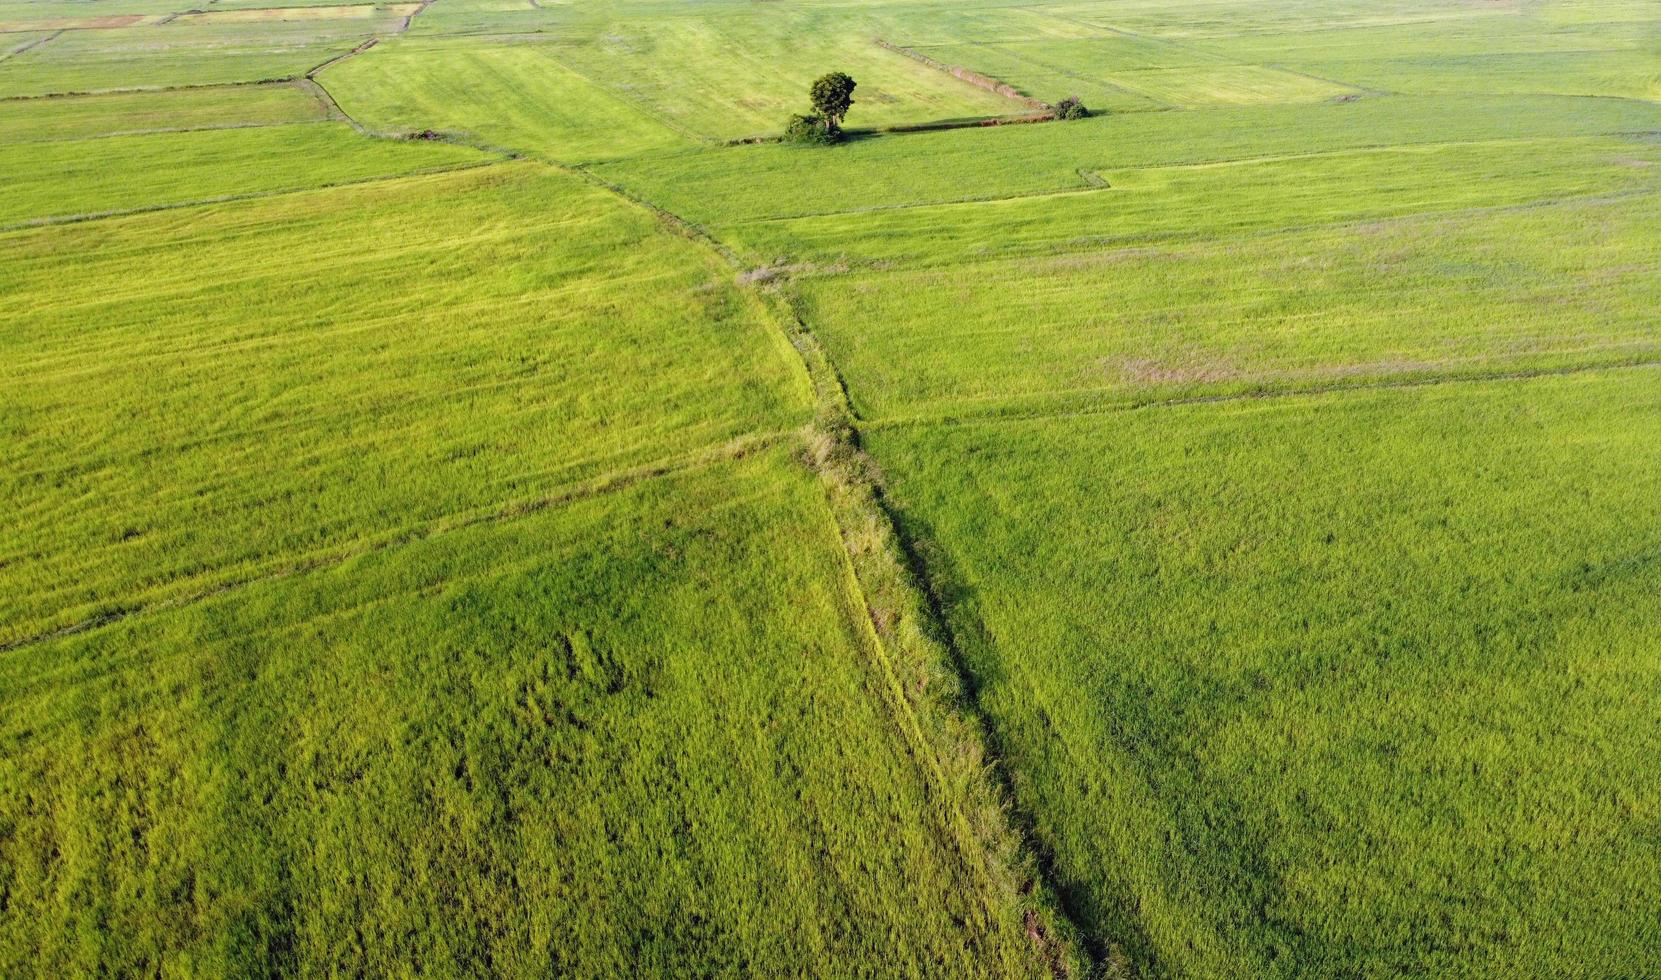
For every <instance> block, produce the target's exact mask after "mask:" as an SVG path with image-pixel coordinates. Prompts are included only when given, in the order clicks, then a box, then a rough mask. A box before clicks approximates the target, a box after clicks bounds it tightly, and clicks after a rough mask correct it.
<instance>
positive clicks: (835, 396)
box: [576, 168, 1117, 977]
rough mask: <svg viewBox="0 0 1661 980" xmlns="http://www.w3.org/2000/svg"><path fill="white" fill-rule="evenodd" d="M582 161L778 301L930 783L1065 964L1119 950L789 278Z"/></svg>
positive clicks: (905, 722)
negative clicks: (988, 704) (1012, 774)
mask: <svg viewBox="0 0 1661 980" xmlns="http://www.w3.org/2000/svg"><path fill="white" fill-rule="evenodd" d="M576 172H578V173H580V174H582V175H583V176H584V177H586V178H588V179H589V180H590V181H592V182H594V183H595V184H597V185H599V186H602V187H605V188H606V189H608V190H610V191H612V192H613V193H615V194H617V195H618V196H619V197H622V198H623V199H625V200H628V201H630V202H631V203H633V204H635V205H637V206H639V207H641V208H644V209H646V210H648V211H650V212H651V213H652V214H654V215H656V216H657V217H658V219H659V220H660V221H663V222H664V223H665V224H666V225H667V226H669V227H671V228H673V229H675V230H677V231H678V232H680V233H681V234H684V235H687V236H688V237H691V238H693V239H695V240H697V241H699V242H700V243H702V244H704V245H706V246H707V247H709V248H710V249H712V250H713V251H715V252H716V253H717V254H719V255H720V256H721V257H722V258H723V259H725V260H726V261H727V262H728V263H730V264H731V265H732V266H733V267H734V269H735V270H738V272H737V275H738V277H739V281H740V282H741V283H742V284H744V288H745V289H746V290H749V291H752V292H753V294H754V295H755V296H756V298H757V302H758V303H759V304H760V305H761V306H763V307H764V308H765V309H766V310H767V311H768V317H769V319H770V320H771V322H773V323H774V324H775V325H777V327H778V330H779V332H780V334H781V336H782V337H783V338H784V340H785V341H786V342H787V344H788V345H789V347H790V349H792V350H793V351H794V352H795V353H796V354H797V356H798V357H799V358H800V363H801V364H802V366H803V368H804V369H805V371H806V375H807V378H808V380H809V382H810V384H811V386H812V390H813V396H814V401H815V403H816V405H817V409H816V414H815V420H814V423H813V426H812V428H811V429H810V430H809V432H808V433H807V434H806V450H805V452H804V455H803V461H804V462H805V463H806V464H807V465H808V466H809V468H810V469H812V470H813V471H814V472H815V473H817V474H818V475H819V477H820V479H821V481H822V483H823V484H824V487H825V493H826V499H827V502H828V504H829V509H830V515H831V517H832V518H833V520H834V522H835V524H836V526H837V529H838V537H839V538H840V540H841V541H842V543H843V548H844V551H845V554H846V558H847V561H848V563H849V568H850V570H851V574H852V576H853V580H854V588H855V591H856V592H857V594H858V596H859V602H860V604H861V605H862V607H863V608H864V610H865V611H866V617H865V618H866V620H867V622H868V624H869V626H870V628H871V631H872V642H873V645H874V650H875V652H876V654H877V656H878V661H877V663H878V665H879V666H880V667H881V669H882V670H883V672H884V673H885V675H886V676H887V677H888V679H889V682H890V684H889V686H890V693H891V694H892V696H893V698H894V702H893V705H892V707H893V708H894V710H895V711H896V713H897V715H898V719H899V721H900V724H901V730H902V731H907V732H910V733H912V737H913V738H914V739H915V741H916V743H917V744H916V750H917V752H918V753H919V762H920V764H921V765H923V766H925V768H926V769H927V771H929V772H930V773H932V777H931V779H930V780H929V782H930V784H931V785H934V786H936V787H938V789H939V791H940V792H941V793H942V801H943V802H944V804H945V805H946V806H947V807H948V808H949V810H950V812H952V813H953V814H954V817H953V822H954V824H955V825H956V827H957V833H958V835H959V838H960V840H961V841H962V846H963V852H962V853H963V854H964V856H965V861H966V862H967V863H968V864H969V865H970V866H971V867H972V868H974V869H975V870H976V873H977V874H978V875H980V876H982V878H983V880H985V881H987V882H988V883H989V884H991V885H993V886H995V888H994V891H993V894H1001V895H1002V896H1003V897H1004V898H1005V900H1007V901H1008V902H1009V903H1010V905H1011V908H1013V909H1015V910H1016V911H1018V912H1019V914H1020V915H1021V916H1022V917H1023V919H1024V920H1025V926H1024V927H1025V929H1026V931H1027V934H1028V938H1029V939H1030V940H1031V941H1032V942H1033V944H1034V947H1035V949H1036V951H1037V954H1038V955H1039V956H1040V957H1041V958H1042V959H1043V961H1044V962H1045V963H1046V965H1047V966H1048V968H1049V969H1050V971H1051V972H1052V973H1053V974H1054V975H1055V976H1057V977H1068V976H1080V977H1086V976H1089V975H1091V970H1092V968H1093V967H1092V960H1093V958H1094V959H1097V960H1099V961H1100V962H1117V959H1116V957H1117V954H1116V953H1115V952H1114V951H1112V950H1108V949H1105V948H1103V949H1094V948H1087V947H1086V946H1085V945H1083V943H1082V934H1081V933H1080V931H1079V929H1078V928H1077V926H1076V925H1075V924H1074V922H1073V921H1072V919H1071V918H1070V912H1069V910H1068V909H1067V908H1066V907H1065V905H1064V903H1063V902H1062V901H1061V900H1060V897H1059V895H1058V893H1057V892H1056V891H1055V889H1054V888H1053V887H1052V885H1051V884H1050V882H1049V880H1048V879H1047V878H1046V877H1045V873H1044V868H1045V864H1044V861H1043V860H1042V858H1041V857H1039V856H1038V852H1037V850H1036V847H1035V844H1034V842H1033V841H1032V840H1031V839H1030V838H1029V837H1028V836H1026V835H1025V834H1024V832H1023V830H1022V829H1021V826H1022V821H1021V820H1020V818H1017V820H1016V821H1015V822H1013V823H1012V822H1011V821H1010V820H1009V819H1008V818H1007V817H1006V816H1005V814H1006V813H1010V812H1014V804H1013V802H1012V800H1013V797H1011V796H1010V795H1009V794H1008V792H1007V787H1006V786H1005V785H1004V784H1003V783H994V782H992V781H991V779H990V778H989V774H990V772H991V771H993V770H996V769H997V767H998V762H997V755H996V753H995V752H993V751H991V750H990V748H989V746H990V745H991V744H992V741H993V740H992V737H991V735H990V733H989V731H988V730H987V726H986V723H985V720H984V719H983V718H982V717H981V716H980V714H979V712H978V710H977V708H976V706H975V703H974V698H973V695H972V693H971V690H972V689H971V687H970V686H969V681H968V678H967V677H966V676H965V675H964V674H962V673H961V672H960V666H961V665H960V663H959V661H958V659H957V658H956V657H955V656H954V655H953V652H952V648H951V641H950V638H949V634H948V633H947V632H946V631H945V628H944V625H943V621H942V620H940V619H939V618H938V617H937V616H936V610H935V608H934V606H933V605H932V604H931V602H930V599H929V597H928V595H927V593H926V590H925V589H924V588H923V587H922V583H921V581H920V580H919V579H918V578H917V574H916V571H915V569H914V568H913V567H912V563H911V559H910V558H909V557H908V554H907V552H906V550H905V545H904V543H903V541H902V540H901V539H900V538H899V536H898V535H897V533H896V529H895V525H894V522H893V520H892V516H891V515H890V514H889V513H888V511H887V509H886V507H885V506H884V504H883V502H882V491H881V486H880V482H879V478H878V475H877V470H876V468H875V465H874V463H873V462H872V461H871V459H870V457H868V456H867V455H865V453H864V452H863V451H862V450H861V449H860V448H859V444H858V432H857V430H856V429H855V427H854V425H855V419H854V416H853V413H852V409H851V407H850V405H849V402H848V397H847V391H846V389H845V388H844V387H843V385H842V381H841V379H840V377H839V376H838V375H837V372H836V366H835V364H834V363H833V362H832V361H831V360H830V358H829V356H828V355H827V354H826V352H825V351H824V348H823V347H822V346H821V345H820V344H819V341H818V339H817V338H816V337H815V336H814V335H813V333H812V331H811V330H809V329H808V328H807V325H806V323H805V322H804V321H803V320H802V319H801V318H800V317H799V316H798V315H797V314H796V312H795V311H794V309H793V308H792V307H791V304H790V301H789V299H788V297H787V296H786V294H785V293H784V292H783V290H782V286H781V283H779V282H778V281H770V280H771V277H766V276H756V275H754V270H751V271H750V272H748V273H746V272H745V271H744V270H743V265H742V261H741V260H740V259H739V257H738V256H737V254H736V253H734V252H733V251H732V250H731V249H729V248H727V247H726V246H725V245H724V244H722V243H721V242H719V241H718V240H717V239H715V238H714V237H713V236H711V235H709V233H708V232H706V231H705V230H704V229H702V228H699V227H698V226H697V225H694V224H692V223H691V222H689V221H686V220H685V219H683V218H681V217H680V216H678V215H676V214H674V213H672V212H670V211H667V210H665V209H663V208H661V207H658V206H656V205H654V204H652V203H651V202H649V201H646V200H643V199H640V198H637V197H635V196H633V195H631V194H629V193H628V192H627V191H625V190H624V189H622V188H620V187H617V186H615V185H613V184H611V183H610V182H608V181H606V180H605V179H604V178H601V177H599V176H598V175H596V174H594V173H593V172H591V171H589V170H586V169H583V168H576ZM902 672H903V676H902ZM908 680H909V683H907V681H908ZM954 790H955V792H954ZM1097 954H1100V955H1099V956H1098V955H1097Z"/></svg>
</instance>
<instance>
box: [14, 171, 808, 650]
mask: <svg viewBox="0 0 1661 980" xmlns="http://www.w3.org/2000/svg"><path fill="white" fill-rule="evenodd" d="M371 145H372V144H371ZM0 249H3V251H4V254H5V256H6V259H5V262H4V268H5V270H6V274H5V285H6V288H5V290H4V295H5V300H4V301H3V307H0V309H3V312H0V315H3V316H4V317H5V318H6V319H7V322H8V323H10V324H11V326H10V328H9V329H8V331H7V334H6V345H5V350H6V356H5V358H4V362H5V364H6V368H5V377H6V381H5V387H4V390H5V403H4V404H5V416H6V419H7V444H8V446H9V454H10V455H11V458H13V459H17V460H20V461H26V463H25V464H24V465H22V466H20V467H17V468H16V469H14V470H13V471H11V472H9V473H8V474H7V476H6V488H5V494H6V497H7V499H8V500H11V501H12V502H13V507H14V513H16V514H17V515H19V516H20V517H25V518H26V520H23V521H20V522H17V523H11V524H8V525H7V531H6V534H5V538H4V541H3V542H0V546H3V547H4V549H5V551H6V553H7V554H15V555H33V556H36V557H34V558H32V559H31V560H29V561H22V562H12V563H8V564H7V565H5V566H4V567H0V595H4V596H5V600H4V604H3V606H0V620H3V621H4V623H5V624H6V626H5V633H4V637H3V638H0V643H13V642H17V641H19V640H23V639H26V638H27V637H30V636H37V635H41V634H44V633H47V632H50V631H52V630H55V629H59V628H63V627H66V626H72V625H74V624H77V623H83V622H86V621H89V620H96V619H98V618H100V617H104V616H108V615H111V614H118V613H121V612H124V611H128V610H132V609H135V608H139V609H142V608H149V607H152V606H154V605H156V604H157V603H160V602H166V601H175V600H178V599H180V598H188V597H191V596H195V595H200V594H204V593H208V592H211V591H213V590H215V589H217V588H220V587H223V586H225V585H227V584H235V583H238V582H242V581H246V580H250V579H259V578H262V577H265V576H267V575H271V574H275V573H278V572H281V571H283V570H286V569H291V568H295V567H305V566H307V565H309V564H311V563H314V562H316V561H325V560H336V559H338V558H340V557H343V556H346V555H350V554H354V553H357V552H360V551H363V550H365V549H368V548H376V547H385V546H387V545H388V544H390V543H393V542H397V541H399V540H403V539H406V538H408V537H410V536H412V535H421V534H425V533H428V532H429V531H430V529H431V528H433V527H434V526H437V525H444V524H447V523H452V522H457V521H467V520H471V519H475V518H477V517H479V516H482V515H490V514H494V513H497V512H500V511H503V510H507V511H512V510H514V509H516V508H520V507H525V506H538V505H540V504H539V502H541V501H546V500H548V499H550V498H554V499H557V498H558V496H559V495H560V494H562V493H564V492H567V491H569V490H570V489H571V488H572V487H574V486H578V485H582V484H584V483H587V482H590V481H594V480H597V479H604V478H606V477H607V476H608V475H609V474H615V473H621V472H627V471H629V470H630V469H632V468H635V467H640V466H646V465H652V464H657V463H660V462H662V461H665V460H672V459H676V458H679V457H684V456H686V455H688V454H690V453H695V452H698V451H702V450H707V449H710V448H712V447H717V446H720V445H723V444H725V443H727V442H729V441H731V440H734V439H737V438H739V437H742V436H746V435H748V434H751V433H754V432H764V433H765V432H776V431H778V430H781V429H786V428H791V427H794V426H797V425H800V424H801V423H802V422H803V421H805V419H806V412H807V407H808V406H807V403H806V398H805V396H804V395H803V394H802V392H801V385H802V382H801V381H800V379H799V377H798V376H797V375H796V374H795V373H794V369H793V368H792V365H791V361H790V360H789V359H787V357H786V355H785V353H784V352H783V351H781V350H780V346H779V343H780V342H777V341H774V340H773V339H772V335H771V334H770V332H769V327H768V326H767V324H766V322H765V321H764V320H761V319H760V317H759V314H758V313H757V311H756V310H755V309H754V308H753V307H752V306H751V305H749V303H748V302H747V301H745V300H744V299H743V298H742V297H741V296H739V295H737V294H735V293H734V291H733V289H732V286H731V284H730V279H729V274H727V273H725V272H723V271H722V270H721V268H720V267H719V266H717V265H714V264H712V262H711V260H710V259H709V258H708V257H707V256H705V255H704V254H703V253H702V252H701V251H700V250H699V249H698V248H696V247H695V246H693V245H692V244H690V243H688V242H686V241H685V240H683V239H681V238H678V237H676V236H673V235H670V234H666V233H665V232H663V231H662V230H661V229H660V228H659V227H658V226H657V224H656V223H655V222H654V221H653V219H652V218H651V217H649V216H648V215H646V214H645V213H644V212H642V211H639V210H638V209H635V208H632V207H630V206H627V205H622V204H620V203H618V202H617V201H616V199H615V198H613V197H611V196H610V195H608V194H606V193H605V192H603V191H600V190H597V189H594V188H592V187H590V186H588V185H586V184H583V183H581V182H579V181H576V180H574V179H573V178H570V177H565V176H560V175H557V174H550V173H549V172H547V171H546V170H545V169H544V168H541V167H539V166H534V165H529V164H520V165H511V166H503V167H493V168H481V169H475V170H470V171H466V172H461V173H454V174H443V175H436V176H431V177H424V178H420V179H412V180H402V181H389V182H384V183H378V184H368V185H363V186H359V187H352V188H344V189H338V190H331V191H323V192H314V193H309V194H291V195H284V196H282V197H276V198H268V199H263V200H257V201H249V202H242V203H238V204H234V205H225V206H220V207H215V208H206V209H189V210H181V211H174V212H163V213H158V214H154V215H144V216H139V217H136V218H131V219H123V220H121V221H119V222H99V223H91V224H81V225H73V226H62V227H56V228H45V229H39V230H35V231H29V232H25V233H20V234H14V235H11V236H8V237H6V238H4V239H0ZM272 256H280V257H281V261H280V262H272V261H271V257H272ZM343 309H350V310H351V311H352V313H351V316H349V317H343V316H341V315H340V313H339V311H341V310H343ZM597 377H610V378H611V379H613V382H614V383H612V384H608V385H604V386H596V385H595V383H594V381H595V379H596V378H597Z"/></svg>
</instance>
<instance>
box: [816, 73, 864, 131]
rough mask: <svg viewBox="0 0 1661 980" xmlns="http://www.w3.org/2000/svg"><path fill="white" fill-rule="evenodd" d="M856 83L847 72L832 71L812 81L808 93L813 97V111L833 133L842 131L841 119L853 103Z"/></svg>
mask: <svg viewBox="0 0 1661 980" xmlns="http://www.w3.org/2000/svg"><path fill="white" fill-rule="evenodd" d="M856 84H857V83H856V82H855V81H854V80H853V79H852V78H850V77H848V75H847V74H845V73H843V72H839V71H833V72H831V73H830V74H829V75H825V76H822V77H821V78H820V79H819V80H818V81H816V82H814V83H813V87H812V88H811V89H809V90H808V95H809V96H810V97H811V98H812V99H813V111H814V112H817V113H818V114H819V118H821V119H823V120H824V121H825V128H826V129H828V130H829V131H830V132H831V133H832V134H833V135H834V134H836V133H840V132H841V131H842V120H843V118H845V117H846V116H847V115H848V108H849V107H850V106H852V105H853V104H854V86H855V85H856Z"/></svg>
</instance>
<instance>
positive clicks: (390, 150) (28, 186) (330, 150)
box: [0, 123, 501, 227]
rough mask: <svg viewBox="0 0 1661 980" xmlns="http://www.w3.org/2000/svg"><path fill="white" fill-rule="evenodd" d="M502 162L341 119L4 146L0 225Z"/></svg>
mask: <svg viewBox="0 0 1661 980" xmlns="http://www.w3.org/2000/svg"><path fill="white" fill-rule="evenodd" d="M499 159H501V157H500V156H498V155H495V154H491V153H487V152H484V151H482V150H477V149H474V148H473V147H470V146H459V145H454V144H449V143H443V142H432V141H408V142H405V141H400V140H389V139H374V138H370V137H366V136H363V135H361V134H359V133H357V132H356V131H354V130H353V129H352V127H350V126H348V125H347V124H345V123H314V124H310V125H287V126H270V127H262V128H257V129H225V130H216V131H209V130H204V131H201V132H188V133H152V134H145V135H134V136H111V137H108V138H104V139H98V140H65V141H61V142H49V143H28V142H18V143H15V144H11V145H8V146H5V147H0V164H3V165H4V166H5V167H6V169H7V170H8V171H9V172H10V174H11V181H10V185H9V191H10V192H9V193H8V194H7V195H6V196H5V199H4V200H3V201H0V227H5V226H13V227H15V226H17V225H21V224H25V223H30V222H40V221H45V220H48V219H59V220H62V219H67V218H76V217H85V216H89V215H99V214H107V213H112V212H121V211H132V210H140V209H145V208H157V207H166V206H176V205H180V204H189V203H191V202H194V201H211V200H215V199H218V198H226V197H237V196H243V195H253V194H270V193H273V192H277V191H291V190H300V189H304V188H310V187H323V186H328V185H331V184H345V183H352V182H356V181H363V180H371V179H375V178H380V177H395V176H398V175H401V174H409V173H418V172H421V171H429V170H445V169H453V168H456V167H465V166H476V165H479V164H484V163H489V162H491V161H493V160H499Z"/></svg>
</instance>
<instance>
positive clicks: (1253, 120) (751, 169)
mask: <svg viewBox="0 0 1661 980" xmlns="http://www.w3.org/2000/svg"><path fill="white" fill-rule="evenodd" d="M357 60H358V59H354V61H353V62H352V63H351V64H352V65H353V66H354V67H355V65H356V62H357ZM362 60H364V61H366V62H369V63H372V62H373V59H372V58H368V57H366V58H364V59H362ZM345 67H346V66H342V69H344V68H345ZM335 70H336V69H331V70H330V71H331V75H332V73H333V72H334V71H335ZM325 77H326V78H328V77H330V76H325ZM331 84H332V83H331ZM1655 130H1661V106H1657V105H1648V104H1644V103H1638V102H1628V101H1622V100H1613V99H1581V98H1562V97H1552V96H1544V97H1492V96H1478V97H1461V96H1437V97H1409V96H1402V97H1391V98H1364V99H1360V100H1358V101H1356V102H1350V103H1322V104H1317V105H1305V106H1238V107H1228V108H1218V109H1207V110H1204V111H1193V112H1158V113H1136V114H1124V115H1117V116H1107V117H1102V118H1095V119H1088V120H1084V121H1082V122H1073V123H1068V124H1067V125H1065V126H1054V125H1043V126H1001V127H996V128H988V129H960V130H951V131H947V132H939V133H916V134H907V135H904V136H891V137H880V138H874V139H864V140H856V141H854V142H851V143H848V144H846V145H844V146H839V147H836V148H834V149H833V150H829V151H820V150H803V149H801V148H799V147H790V146H746V147H732V148H724V149H718V150H705V151H700V152H693V153H678V154H661V155H644V156H641V157H637V158H632V159H627V160H621V161H617V162H614V163H610V164H605V165H602V166H600V167H598V168H596V169H598V170H599V171H600V172H601V173H603V174H604V175H605V176H606V177H607V179H609V180H612V181H615V182H617V183H619V184H622V185H624V186H626V187H628V188H629V189H630V190H631V191H633V192H635V193H638V194H641V195H643V196H645V197H647V198H649V199H651V200H652V201H655V202H657V203H659V204H661V205H663V206H664V207H667V208H669V209H670V210H671V211H674V212H675V213H677V214H680V215H682V216H685V217H688V218H691V219H692V220H694V221H697V222H699V223H701V224H705V225H710V226H714V225H719V224H723V223H732V222H739V221H751V220H755V219H758V218H783V217H792V216H801V215H810V214H824V213H836V212H846V211H860V210H868V209H872V208H891V207H903V206H910V205H918V204H936V203H942V202H948V201H961V200H984V199H992V198H1000V197H1014V196H1019V195H1028V194H1037V193H1043V192H1045V191H1061V190H1068V189H1083V188H1084V187H1085V186H1086V185H1085V183H1084V181H1083V180H1082V179H1081V178H1080V177H1079V170H1080V169H1089V170H1110V171H1111V170H1119V169H1131V168H1140V167H1154V166H1171V165H1181V164H1198V163H1216V162H1221V161H1227V160H1243V159H1255V158H1262V157H1267V156H1286V155H1294V154H1313V153H1322V152H1331V151H1336V150H1353V149H1362V148H1367V147H1390V146H1402V145H1425V144H1440V143H1458V142H1473V141H1485V140H1510V139H1517V140H1527V139H1539V138H1543V137H1566V136H1599V135H1611V134H1621V133H1644V132H1651V131H1655ZM804 188H811V189H812V192H811V193H804Z"/></svg>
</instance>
